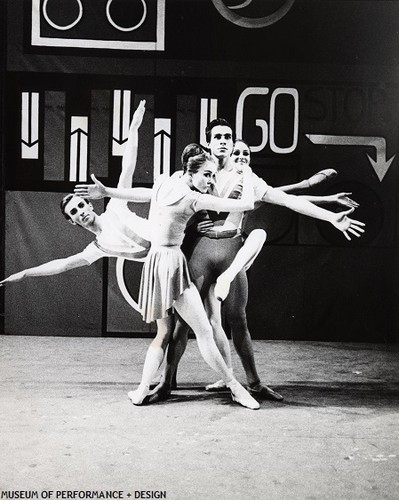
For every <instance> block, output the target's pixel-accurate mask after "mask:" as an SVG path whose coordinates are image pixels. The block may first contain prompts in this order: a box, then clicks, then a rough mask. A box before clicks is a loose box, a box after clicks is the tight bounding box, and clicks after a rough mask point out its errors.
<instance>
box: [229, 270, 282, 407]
mask: <svg viewBox="0 0 399 500" xmlns="http://www.w3.org/2000/svg"><path fill="white" fill-rule="evenodd" d="M247 302H248V280H247V276H246V273H245V271H241V272H240V273H239V274H238V275H237V277H236V279H235V280H234V281H233V283H232V286H231V288H230V293H229V295H228V297H227V298H226V300H225V302H224V308H225V313H226V319H227V322H228V324H229V326H230V328H231V336H232V338H233V343H234V347H235V349H236V351H237V354H238V355H239V357H240V360H241V363H242V366H243V368H244V370H245V374H246V376H247V381H248V386H249V389H250V390H251V394H254V395H256V396H257V397H259V398H261V399H271V400H275V401H281V400H282V399H283V397H282V396H281V395H280V394H278V393H277V392H275V391H273V390H272V389H270V388H269V387H268V386H266V385H263V384H262V383H261V381H260V377H259V374H258V371H257V369H256V364H255V355H254V350H253V345H252V339H251V335H250V333H249V330H248V324H247V316H246V311H245V309H246V306H247ZM252 391H254V392H252Z"/></svg>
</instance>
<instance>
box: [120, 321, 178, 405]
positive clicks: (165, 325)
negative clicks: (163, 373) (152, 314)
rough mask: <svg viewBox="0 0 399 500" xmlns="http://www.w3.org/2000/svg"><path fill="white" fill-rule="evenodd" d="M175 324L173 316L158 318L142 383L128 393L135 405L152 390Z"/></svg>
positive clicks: (145, 362)
mask: <svg viewBox="0 0 399 500" xmlns="http://www.w3.org/2000/svg"><path fill="white" fill-rule="evenodd" d="M173 324H174V320H173V317H172V316H168V317H167V318H162V319H159V320H157V335H156V337H155V338H154V340H153V341H152V342H151V344H150V346H149V348H148V351H147V354H146V357H145V361H144V367H143V374H142V376H141V382H140V385H139V386H138V388H137V389H136V390H135V391H130V392H129V394H128V396H129V399H130V400H131V401H132V403H133V404H135V405H141V404H142V402H143V401H144V399H145V397H146V396H147V395H148V393H149V392H150V384H151V381H152V379H153V378H154V377H155V375H156V373H157V371H158V369H159V367H160V366H161V364H162V361H163V357H164V355H165V350H166V347H167V345H168V342H169V338H170V335H171V333H172V327H173Z"/></svg>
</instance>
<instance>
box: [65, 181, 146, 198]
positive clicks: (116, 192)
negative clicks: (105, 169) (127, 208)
mask: <svg viewBox="0 0 399 500" xmlns="http://www.w3.org/2000/svg"><path fill="white" fill-rule="evenodd" d="M90 177H91V179H92V181H93V182H94V184H77V185H76V186H75V189H74V193H75V194H76V195H78V196H81V197H82V198H89V199H92V200H99V199H101V198H106V197H108V196H109V197H111V198H119V199H121V200H128V201H134V202H136V203H148V202H149V201H151V192H152V190H151V189H150V188H138V187H137V188H132V187H126V188H110V187H107V186H104V184H103V183H102V182H100V181H99V180H98V179H97V177H96V176H95V175H94V174H91V176H90Z"/></svg>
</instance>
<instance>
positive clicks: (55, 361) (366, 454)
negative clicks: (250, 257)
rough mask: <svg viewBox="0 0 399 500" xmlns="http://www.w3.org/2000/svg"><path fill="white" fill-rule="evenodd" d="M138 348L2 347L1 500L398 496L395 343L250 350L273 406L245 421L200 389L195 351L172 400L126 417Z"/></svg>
mask: <svg viewBox="0 0 399 500" xmlns="http://www.w3.org/2000/svg"><path fill="white" fill-rule="evenodd" d="M149 342H150V339H128V338H81V337H75V338H73V337H67V338H66V337H20V336H1V337H0V347H1V353H2V361H1V365H0V370H1V385H0V391H1V392H0V395H1V420H0V426H1V441H0V449H1V453H0V490H2V492H1V498H6V496H4V492H5V491H7V492H9V493H10V495H12V494H13V493H14V494H15V490H18V491H20V490H24V491H26V492H27V494H29V492H31V493H35V492H36V493H37V495H38V498H51V499H56V498H57V496H58V498H68V495H69V498H89V497H88V496H87V493H83V490H84V491H88V490H90V491H97V492H98V495H100V497H101V491H103V492H105V491H110V490H118V491H122V492H123V493H121V494H120V495H121V498H128V499H129V498H168V499H181V500H186V499H190V498H192V499H223V500H224V499H226V500H228V499H229V500H230V499H237V500H244V499H252V498H253V499H267V500H273V499H279V500H287V499H305V498H306V499H334V500H338V499H350V500H352V499H362V500H364V499H378V500H380V499H398V498H399V493H398V492H399V383H398V374H399V353H398V348H397V346H396V347H395V346H391V345H382V344H343V343H321V342H287V341H281V342H278V341H270V342H269V341H255V342H254V345H255V351H256V360H257V364H258V368H259V372H260V374H261V376H262V379H263V381H265V382H266V383H268V384H269V385H271V386H272V387H274V388H276V389H277V390H278V391H279V392H281V394H283V395H284V397H285V400H284V401H283V402H282V403H274V402H262V403H261V408H260V410H258V411H251V410H247V409H245V408H242V407H240V406H238V405H237V404H235V403H233V402H232V401H231V399H230V396H229V394H228V393H222V394H209V393H206V392H205V391H204V390H203V387H204V385H205V384H206V383H209V382H212V381H214V380H215V379H216V378H217V377H216V378H215V375H214V374H213V372H212V371H211V370H210V369H209V368H208V367H207V365H206V364H205V362H204V361H203V360H202V358H201V357H200V355H199V352H198V349H197V346H196V343H195V341H190V343H189V346H188V349H187V352H186V355H185V357H184V358H183V360H182V363H181V365H180V368H179V373H178V382H179V388H178V390H176V391H174V393H173V397H172V398H171V399H170V400H169V401H167V402H164V403H159V404H155V405H151V406H143V407H135V406H133V405H132V404H131V403H130V402H129V400H128V398H127V392H128V391H129V390H131V389H132V388H134V387H135V385H136V384H137V383H138V382H139V380H140V375H141V369H142V365H143V361H144V356H145V352H146V349H147V346H148V345H149ZM233 361H234V365H235V369H236V376H237V378H238V379H239V380H240V381H241V382H245V380H244V375H243V370H242V368H241V365H240V363H239V361H238V359H237V356H236V355H235V354H234V358H233ZM50 491H52V492H53V493H49V492H50ZM62 491H64V493H57V492H62ZM68 491H71V493H68ZM73 492H75V493H73ZM140 492H144V493H140ZM146 492H148V493H146ZM129 494H130V495H131V496H130V497H129ZM10 495H9V497H10ZM114 495H115V494H114ZM143 495H145V496H143ZM164 495H165V496H164ZM14 498H16V497H15V496H14ZM28 498H29V497H28ZM33 498H35V496H33Z"/></svg>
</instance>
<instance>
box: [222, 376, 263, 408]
mask: <svg viewBox="0 0 399 500" xmlns="http://www.w3.org/2000/svg"><path fill="white" fill-rule="evenodd" d="M227 386H228V387H229V389H230V391H231V398H232V400H233V401H235V402H236V403H238V404H240V405H241V406H244V407H245V408H249V409H250V410H258V409H259V403H258V402H257V401H256V399H254V398H253V397H252V396H251V395H250V394H249V392H248V391H247V390H245V389H244V387H243V386H242V385H241V384H240V383H239V382H238V380H236V379H233V380H232V381H231V382H229V383H228V384H227Z"/></svg>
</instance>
